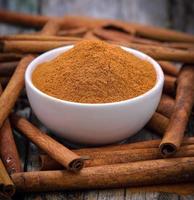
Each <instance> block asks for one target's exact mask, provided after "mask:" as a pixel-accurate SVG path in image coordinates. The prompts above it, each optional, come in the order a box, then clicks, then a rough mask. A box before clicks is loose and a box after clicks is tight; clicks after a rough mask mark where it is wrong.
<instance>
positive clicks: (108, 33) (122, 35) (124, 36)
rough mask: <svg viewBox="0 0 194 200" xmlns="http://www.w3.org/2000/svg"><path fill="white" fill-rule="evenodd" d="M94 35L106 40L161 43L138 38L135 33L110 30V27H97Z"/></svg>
mask: <svg viewBox="0 0 194 200" xmlns="http://www.w3.org/2000/svg"><path fill="white" fill-rule="evenodd" d="M93 33H94V35H96V36H97V37H99V38H101V39H104V40H111V41H116V42H125V43H128V42H134V43H140V44H148V45H149V44H152V45H153V44H157V45H158V44H160V43H158V42H156V41H152V40H147V39H143V38H137V37H134V36H133V35H130V34H128V33H126V32H121V31H116V30H110V29H102V28H97V29H94V30H93Z"/></svg>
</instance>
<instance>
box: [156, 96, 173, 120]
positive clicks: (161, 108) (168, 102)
mask: <svg viewBox="0 0 194 200" xmlns="http://www.w3.org/2000/svg"><path fill="white" fill-rule="evenodd" d="M174 105H175V101H174V99H173V98H172V97H170V96H168V95H166V94H163V95H162V97H161V99H160V103H159V105H158V108H157V112H159V113H161V114H162V115H164V116H166V117H168V118H170V116H171V114H172V112H173V110H174Z"/></svg>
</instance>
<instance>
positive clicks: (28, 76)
mask: <svg viewBox="0 0 194 200" xmlns="http://www.w3.org/2000/svg"><path fill="white" fill-rule="evenodd" d="M118 46H120V47H121V48H122V49H124V50H126V51H127V52H129V53H132V54H133V55H135V56H137V57H138V58H140V59H142V60H146V61H148V62H150V63H151V64H152V65H153V67H154V69H155V72H156V76H157V79H156V83H155V85H154V87H152V88H151V89H150V90H148V91H147V92H145V93H143V94H141V95H139V96H136V97H133V98H131V99H127V100H123V101H117V102H110V103H79V102H73V101H67V100H62V99H58V98H56V97H53V96H50V95H48V94H46V93H44V92H42V91H41V90H39V89H38V88H37V87H35V86H34V84H33V83H32V78H31V74H32V73H33V71H34V70H35V68H36V67H37V66H38V63H37V62H38V61H39V60H40V59H42V58H43V57H47V56H48V55H50V54H56V56H58V55H60V54H61V53H62V52H65V51H68V50H69V49H71V48H73V47H74V45H68V46H63V47H59V48H55V49H52V50H49V51H47V52H45V53H43V54H41V55H39V56H38V57H36V58H35V59H34V60H33V61H32V62H31V63H30V64H29V65H28V67H27V69H26V72H25V85H28V86H29V87H30V89H31V90H33V91H34V92H35V93H37V94H38V95H40V96H41V97H44V98H47V99H49V100H51V101H55V102H58V103H63V104H64V103H65V104H69V105H71V106H82V107H83V106H85V107H104V106H106V107H107V106H113V105H117V106H119V105H124V104H128V103H134V102H137V101H140V100H142V99H143V98H145V97H147V96H149V95H150V94H152V93H153V92H155V91H156V90H158V89H159V88H162V87H163V83H164V73H163V71H162V69H161V67H160V65H159V64H158V63H157V62H156V61H155V60H154V59H153V58H152V57H150V56H148V55H147V54H145V53H143V52H141V51H138V50H135V49H132V48H129V47H125V46H121V45H118ZM59 52H60V53H59ZM52 59H53V58H52ZM52 59H51V60H52ZM45 61H48V60H45Z"/></svg>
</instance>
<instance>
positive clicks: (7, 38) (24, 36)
mask: <svg viewBox="0 0 194 200" xmlns="http://www.w3.org/2000/svg"><path fill="white" fill-rule="evenodd" d="M47 28H49V27H47ZM50 31H51V32H50ZM47 32H48V33H49V32H50V34H51V33H54V30H53V29H51V30H48V29H47ZM40 33H41V34H40V35H39V34H37V35H30V34H18V35H6V36H0V41H18V40H19V41H50V42H51V41H53V42H54V41H80V40H81V38H78V37H67V36H66V37H62V36H54V35H46V33H44V34H43V33H42V32H40Z"/></svg>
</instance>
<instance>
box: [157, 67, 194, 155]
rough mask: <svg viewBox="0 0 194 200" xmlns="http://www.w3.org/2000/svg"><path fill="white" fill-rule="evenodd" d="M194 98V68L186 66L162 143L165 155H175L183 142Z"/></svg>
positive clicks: (178, 83)
mask: <svg viewBox="0 0 194 200" xmlns="http://www.w3.org/2000/svg"><path fill="white" fill-rule="evenodd" d="M193 99H194V68H193V66H189V65H188V66H184V67H183V68H182V69H181V72H180V75H179V77H178V80H177V90H176V100H175V106H174V111H173V113H172V115H171V118H170V121H169V124H168V128H167V130H166V132H165V134H164V137H163V139H162V142H161V143H160V151H161V154H162V155H163V156H171V155H173V154H174V153H175V152H176V151H177V150H178V149H179V148H180V145H181V143H182V139H183V136H184V132H185V129H186V126H187V122H188V120H189V115H190V113H191V109H192V106H193Z"/></svg>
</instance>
